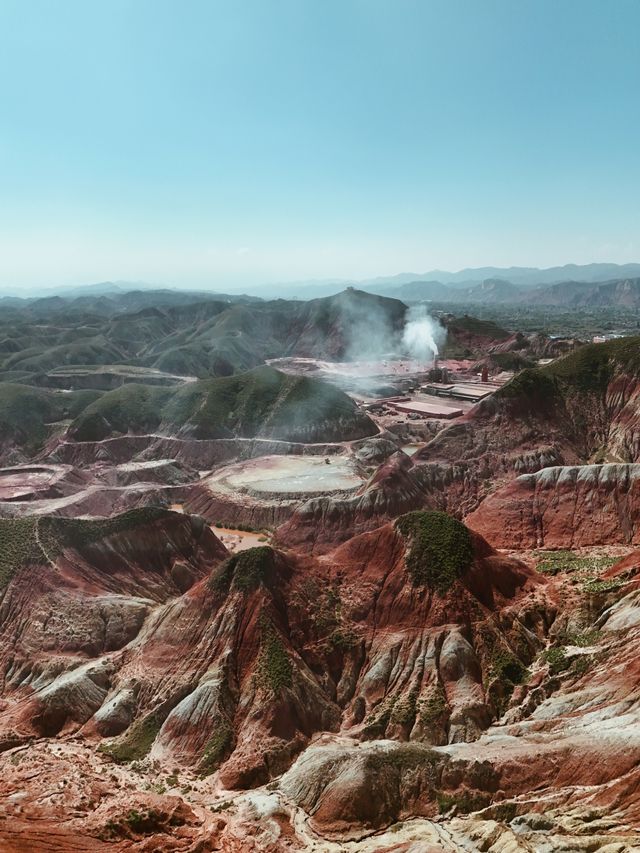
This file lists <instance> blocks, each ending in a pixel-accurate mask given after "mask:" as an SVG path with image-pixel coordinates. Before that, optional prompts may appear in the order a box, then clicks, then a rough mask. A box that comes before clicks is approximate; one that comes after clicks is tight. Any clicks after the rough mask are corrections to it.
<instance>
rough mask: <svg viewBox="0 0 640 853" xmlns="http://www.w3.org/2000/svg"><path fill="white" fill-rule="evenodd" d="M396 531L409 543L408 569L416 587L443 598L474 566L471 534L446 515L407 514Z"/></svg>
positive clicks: (397, 525) (434, 513) (399, 520)
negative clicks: (430, 591) (435, 593)
mask: <svg viewBox="0 0 640 853" xmlns="http://www.w3.org/2000/svg"><path fill="white" fill-rule="evenodd" d="M396 529H397V530H399V531H400V533H401V534H402V535H403V536H404V537H405V538H406V539H407V540H408V544H409V549H408V552H407V557H406V566H407V571H408V572H409V574H410V575H411V579H412V581H413V584H414V586H427V587H429V589H432V590H435V591H436V592H437V593H439V594H440V595H444V593H446V592H447V591H448V590H449V589H450V588H451V586H452V585H453V584H454V583H455V581H456V580H457V579H458V578H459V577H461V576H462V575H463V574H464V573H465V572H466V571H467V569H468V568H469V567H470V566H471V563H472V561H473V543H472V540H471V534H470V533H469V531H468V530H467V528H466V527H465V526H464V524H462V523H461V522H460V521H457V520H456V519H455V518H453V516H451V515H447V513H446V512H437V511H429V512H421V511H419V510H418V511H415V512H408V513H406V515H401V516H400V518H398V519H397V521H396Z"/></svg>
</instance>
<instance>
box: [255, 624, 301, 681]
mask: <svg viewBox="0 0 640 853" xmlns="http://www.w3.org/2000/svg"><path fill="white" fill-rule="evenodd" d="M292 675H293V667H292V665H291V661H290V659H289V655H288V654H287V650H286V649H285V647H284V645H283V644H282V640H281V639H280V637H279V635H278V633H277V631H276V629H275V628H274V626H273V624H272V623H271V622H268V621H266V620H263V626H262V640H261V643H260V654H259V655H258V664H257V671H256V680H257V683H258V686H259V687H261V688H262V689H263V690H266V691H267V692H269V693H272V694H274V695H277V694H278V693H280V691H281V690H283V689H284V688H285V687H291V684H292Z"/></svg>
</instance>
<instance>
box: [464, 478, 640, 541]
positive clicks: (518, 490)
mask: <svg viewBox="0 0 640 853" xmlns="http://www.w3.org/2000/svg"><path fill="white" fill-rule="evenodd" d="M466 522H467V524H469V526H470V527H472V528H473V529H474V530H478V531H479V532H481V533H482V535H483V536H486V538H487V539H488V540H489V542H491V543H492V544H493V545H495V547H497V548H516V549H517V548H580V547H585V546H589V545H611V544H624V545H631V544H633V545H636V544H638V543H639V542H640V530H639V523H640V465H639V464H633V465H625V464H608V465H583V466H574V467H552V468H545V469H544V470H542V471H538V472H537V473H536V474H525V475H523V476H521V477H518V478H517V479H516V480H514V481H513V482H511V483H509V484H508V485H507V486H505V487H504V488H502V489H500V490H498V491H497V492H495V493H494V494H491V495H489V497H487V498H486V499H485V500H484V501H483V502H482V503H481V504H480V506H479V507H478V509H477V510H475V512H472V513H470V515H468V516H467V518H466Z"/></svg>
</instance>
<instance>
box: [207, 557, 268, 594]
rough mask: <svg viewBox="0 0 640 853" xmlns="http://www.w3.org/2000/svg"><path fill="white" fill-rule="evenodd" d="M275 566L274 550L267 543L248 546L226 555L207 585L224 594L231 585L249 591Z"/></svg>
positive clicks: (242, 590) (263, 579)
mask: <svg viewBox="0 0 640 853" xmlns="http://www.w3.org/2000/svg"><path fill="white" fill-rule="evenodd" d="M274 566H275V551H274V550H273V548H270V547H269V546H268V545H261V546H258V547H257V548H248V549H247V550H246V551H239V552H238V553H237V554H233V555H232V556H231V557H228V558H227V559H226V560H225V561H224V562H223V563H221V564H220V565H219V566H218V567H217V568H216V569H214V570H213V572H212V574H211V577H210V578H209V587H210V589H212V590H213V591H214V592H216V593H220V594H224V595H226V594H227V593H228V592H229V590H230V589H231V587H232V585H233V587H234V588H235V589H238V590H240V591H241V592H245V593H246V592H251V590H254V589H256V587H258V586H259V585H260V584H261V583H263V582H264V581H265V580H266V579H267V577H268V575H269V574H270V573H271V572H272V571H273V569H274Z"/></svg>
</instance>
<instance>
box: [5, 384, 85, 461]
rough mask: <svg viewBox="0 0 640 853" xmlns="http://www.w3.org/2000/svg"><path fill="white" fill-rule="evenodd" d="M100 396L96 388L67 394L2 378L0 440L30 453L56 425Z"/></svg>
mask: <svg viewBox="0 0 640 853" xmlns="http://www.w3.org/2000/svg"><path fill="white" fill-rule="evenodd" d="M95 397H96V392H94V391H75V392H73V393H71V394H63V393H61V392H59V391H47V390H44V389H41V388H33V387H31V386H29V385H20V384H14V383H11V382H0V443H2V444H5V445H15V446H16V447H18V448H19V449H21V450H23V451H24V452H25V453H27V454H31V453H35V452H36V451H38V450H39V449H40V448H41V447H42V445H43V443H44V442H45V441H46V439H47V437H48V435H49V433H50V429H51V427H52V425H54V424H56V423H57V422H59V421H63V420H66V419H71V418H75V417H77V416H78V415H79V414H80V413H81V412H82V411H83V409H84V408H85V407H86V406H87V405H89V404H90V403H91V402H92V401H93V400H94V399H95Z"/></svg>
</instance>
